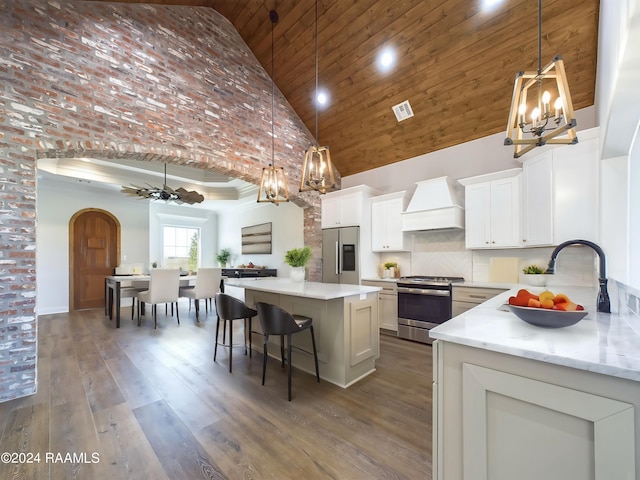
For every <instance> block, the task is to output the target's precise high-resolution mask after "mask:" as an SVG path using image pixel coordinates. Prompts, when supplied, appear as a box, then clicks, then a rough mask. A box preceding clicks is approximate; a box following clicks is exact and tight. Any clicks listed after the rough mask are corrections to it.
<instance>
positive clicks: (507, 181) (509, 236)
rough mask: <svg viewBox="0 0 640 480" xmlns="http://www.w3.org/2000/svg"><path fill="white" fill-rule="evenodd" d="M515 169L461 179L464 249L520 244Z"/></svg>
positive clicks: (518, 205) (517, 181) (517, 173)
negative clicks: (463, 201)
mask: <svg viewBox="0 0 640 480" xmlns="http://www.w3.org/2000/svg"><path fill="white" fill-rule="evenodd" d="M521 172H522V170H521V169H519V168H514V169H511V170H505V171H503V172H496V173H490V174H487V175H480V176H477V177H470V178H465V179H461V180H460V183H461V184H463V185H464V186H465V225H466V232H465V237H466V238H465V241H466V247H467V248H509V247H519V246H520V181H521Z"/></svg>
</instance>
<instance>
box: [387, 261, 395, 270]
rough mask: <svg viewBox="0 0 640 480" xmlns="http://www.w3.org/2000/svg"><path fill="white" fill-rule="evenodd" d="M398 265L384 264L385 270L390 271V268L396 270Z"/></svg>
mask: <svg viewBox="0 0 640 480" xmlns="http://www.w3.org/2000/svg"><path fill="white" fill-rule="evenodd" d="M397 266H398V264H397V263H396V262H384V268H385V270H391V269H392V268H396V267H397Z"/></svg>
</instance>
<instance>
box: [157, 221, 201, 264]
mask: <svg viewBox="0 0 640 480" xmlns="http://www.w3.org/2000/svg"><path fill="white" fill-rule="evenodd" d="M199 253H200V229H199V228H194V227H170V226H166V225H165V226H164V227H162V266H163V267H164V268H181V269H182V270H186V271H194V270H197V269H198V265H199V263H200V262H199V258H200V255H199Z"/></svg>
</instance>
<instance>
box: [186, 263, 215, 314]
mask: <svg viewBox="0 0 640 480" xmlns="http://www.w3.org/2000/svg"><path fill="white" fill-rule="evenodd" d="M220 280H222V269H221V268H199V269H198V274H197V275H196V284H195V286H193V287H180V296H181V297H184V298H188V299H189V310H191V300H195V304H196V320H197V321H200V300H204V305H205V310H206V312H207V313H209V306H208V304H207V301H208V299H210V298H213V297H214V296H215V294H216V293H217V292H218V291H219V290H220Z"/></svg>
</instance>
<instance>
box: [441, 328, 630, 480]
mask: <svg viewBox="0 0 640 480" xmlns="http://www.w3.org/2000/svg"><path fill="white" fill-rule="evenodd" d="M433 358H434V362H433V363H434V388H433V405H434V421H433V478H434V480H462V479H465V480H486V479H518V480H534V479H535V480H538V479H541V478H544V479H549V480H566V479H572V480H573V479H575V480H578V479H580V480H582V479H585V478H590V479H594V480H609V479H612V478H638V470H640V467H636V463H637V460H638V458H640V453H639V451H638V449H637V448H636V445H637V440H636V438H638V436H637V432H638V431H639V428H640V419H639V417H638V416H637V415H635V409H636V408H638V405H639V404H640V402H639V400H638V398H640V384H639V383H638V382H632V381H629V380H625V379H620V378H615V377H609V376H607V375H602V374H599V373H593V372H588V371H583V370H576V369H572V368H569V367H564V366H558V365H552V364H548V363H544V362H541V361H536V360H531V359H525V358H521V357H516V356H512V355H506V354H502V353H497V352H492V351H488V350H482V349H479V348H474V347H469V346H464V345H459V344H455V343H451V342H446V341H445V342H443V341H441V340H438V341H436V342H434V344H433ZM636 457H638V458H636ZM540 459H544V461H540Z"/></svg>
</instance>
